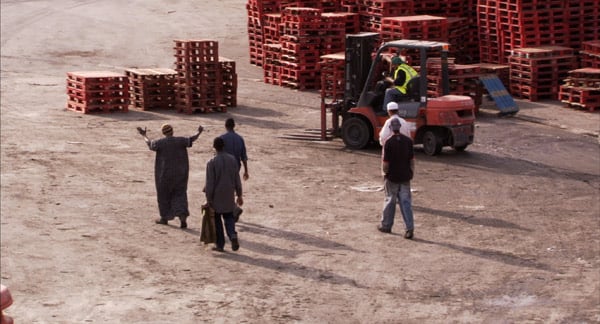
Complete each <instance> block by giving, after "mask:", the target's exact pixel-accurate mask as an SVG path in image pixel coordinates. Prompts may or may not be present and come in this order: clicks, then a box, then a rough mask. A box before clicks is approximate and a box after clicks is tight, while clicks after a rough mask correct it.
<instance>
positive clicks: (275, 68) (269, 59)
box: [262, 44, 281, 86]
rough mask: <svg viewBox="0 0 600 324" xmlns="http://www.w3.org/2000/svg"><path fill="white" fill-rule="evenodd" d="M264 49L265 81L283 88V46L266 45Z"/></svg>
mask: <svg viewBox="0 0 600 324" xmlns="http://www.w3.org/2000/svg"><path fill="white" fill-rule="evenodd" d="M263 48H264V52H265V54H264V57H263V64H262V67H263V81H264V82H265V83H267V84H274V85H278V86H281V44H265V45H263Z"/></svg>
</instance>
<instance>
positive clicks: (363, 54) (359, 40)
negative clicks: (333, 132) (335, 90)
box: [342, 32, 379, 114]
mask: <svg viewBox="0 0 600 324" xmlns="http://www.w3.org/2000/svg"><path fill="white" fill-rule="evenodd" d="M378 41H379V34H378V33H367V32H365V33H358V34H349V35H346V59H345V65H346V66H345V75H344V78H345V80H344V81H345V86H344V107H343V109H342V114H344V113H346V112H347V111H348V110H349V109H350V108H353V107H356V105H357V103H358V100H359V98H360V95H361V93H362V91H363V88H364V86H365V82H366V81H367V78H368V76H369V71H370V69H371V63H372V57H371V55H372V54H373V53H374V52H375V49H376V46H377V44H378Z"/></svg>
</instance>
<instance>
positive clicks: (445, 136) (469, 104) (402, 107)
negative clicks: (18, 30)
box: [342, 40, 475, 155]
mask: <svg viewBox="0 0 600 324" xmlns="http://www.w3.org/2000/svg"><path fill="white" fill-rule="evenodd" d="M407 49H408V50H412V51H417V52H418V54H419V57H420V67H419V68H418V70H419V79H418V80H415V81H416V82H418V89H417V90H416V91H415V92H416V93H415V98H414V99H413V100H410V101H406V102H404V101H401V102H398V105H399V110H398V112H399V115H400V116H401V117H402V118H404V119H405V120H406V121H407V122H408V123H409V125H410V126H411V130H410V134H411V137H412V139H413V142H414V144H423V149H424V151H425V153H426V154H428V155H436V154H439V153H440V152H441V150H442V147H443V146H451V147H453V148H454V149H456V150H458V151H462V150H464V149H465V148H466V147H467V146H468V145H470V144H471V143H473V139H474V129H475V127H474V123H475V104H474V102H473V99H471V98H470V97H468V96H459V95H449V94H448V88H449V85H448V65H447V50H448V44H447V43H443V42H431V41H421V40H397V41H391V42H388V43H385V44H383V45H382V46H381V47H380V48H379V49H378V50H377V53H376V55H375V59H374V60H373V61H372V63H371V66H370V70H369V73H368V75H367V77H366V80H365V81H364V85H363V88H362V92H361V94H360V98H359V99H358V102H354V104H352V103H351V102H350V100H346V102H347V103H349V104H348V105H347V106H348V107H347V110H346V113H345V114H344V115H343V116H342V117H343V119H344V120H343V122H342V137H343V139H344V143H345V144H346V146H348V147H350V148H359V149H360V148H363V147H365V146H366V145H367V144H368V142H371V141H377V140H378V139H379V132H380V130H381V128H382V126H383V125H384V123H385V121H386V120H387V119H388V116H387V113H386V112H385V111H383V107H381V106H382V104H381V102H380V100H379V101H378V100H377V96H379V99H381V93H379V94H374V91H373V85H374V84H375V81H374V80H375V79H376V78H377V77H378V76H376V74H377V71H379V69H378V67H377V65H378V64H381V63H382V56H383V55H384V54H385V53H386V52H388V51H389V50H393V51H395V52H402V51H404V50H407ZM429 52H436V53H441V58H442V59H441V62H442V87H443V89H444V95H443V96H441V97H437V98H428V97H427V64H426V63H427V56H428V54H430V53H429ZM355 56H356V55H355ZM348 57H349V55H348V50H347V55H346V59H347V60H348ZM346 66H347V67H348V66H350V65H349V64H347V65H346ZM352 76H353V75H352V71H347V74H346V84H347V88H352V87H354V88H356V85H355V84H353V85H352V87H351V86H349V83H352V82H353V80H355V79H356V78H352Z"/></svg>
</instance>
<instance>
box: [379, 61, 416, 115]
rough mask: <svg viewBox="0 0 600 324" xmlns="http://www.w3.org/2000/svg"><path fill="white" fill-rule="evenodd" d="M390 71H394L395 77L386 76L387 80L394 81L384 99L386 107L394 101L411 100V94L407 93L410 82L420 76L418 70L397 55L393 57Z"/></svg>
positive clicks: (386, 91)
mask: <svg viewBox="0 0 600 324" xmlns="http://www.w3.org/2000/svg"><path fill="white" fill-rule="evenodd" d="M390 71H393V74H392V76H393V78H390V77H386V81H388V82H390V83H393V85H394V86H393V87H390V88H388V89H386V90H385V97H384V99H383V107H384V108H385V107H387V104H388V103H390V102H392V101H393V102H400V101H406V100H409V99H410V95H409V94H408V93H407V92H408V90H407V85H408V82H409V81H410V80H411V79H412V78H414V77H416V76H418V73H417V71H415V70H414V69H413V68H412V67H411V66H410V65H408V64H406V62H404V60H403V59H402V58H400V56H397V55H396V56H394V57H392V59H391V69H390Z"/></svg>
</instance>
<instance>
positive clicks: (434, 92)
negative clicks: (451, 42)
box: [427, 58, 483, 109]
mask: <svg viewBox="0 0 600 324" xmlns="http://www.w3.org/2000/svg"><path fill="white" fill-rule="evenodd" d="M480 75H481V69H480V67H479V66H478V65H475V64H456V63H455V59H454V58H448V86H449V94H454V95H461V96H469V97H471V98H472V99H473V101H474V102H475V108H476V109H478V108H479V106H481V103H482V93H483V89H482V87H481V86H480V85H479V76H480ZM442 85H443V83H442V64H441V59H439V58H430V59H428V60H427V95H428V96H429V97H441V96H442V95H443V93H444V92H443V87H442Z"/></svg>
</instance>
